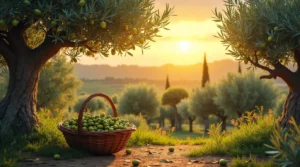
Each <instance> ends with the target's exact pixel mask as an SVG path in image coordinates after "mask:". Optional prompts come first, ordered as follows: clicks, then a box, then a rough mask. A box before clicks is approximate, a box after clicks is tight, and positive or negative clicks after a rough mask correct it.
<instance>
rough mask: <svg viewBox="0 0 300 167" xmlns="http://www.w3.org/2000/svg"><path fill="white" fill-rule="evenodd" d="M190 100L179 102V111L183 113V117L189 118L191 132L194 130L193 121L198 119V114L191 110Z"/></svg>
mask: <svg viewBox="0 0 300 167" xmlns="http://www.w3.org/2000/svg"><path fill="white" fill-rule="evenodd" d="M189 103H190V101H189V100H188V99H183V100H181V102H180V103H178V104H177V108H178V113H179V114H180V115H181V117H182V118H183V119H187V120H189V128H190V130H189V131H190V132H193V122H194V121H195V120H196V115H195V114H194V113H193V112H191V109H190V107H189Z"/></svg>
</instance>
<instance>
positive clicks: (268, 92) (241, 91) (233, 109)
mask: <svg viewBox="0 0 300 167" xmlns="http://www.w3.org/2000/svg"><path fill="white" fill-rule="evenodd" d="M217 87H218V88H217V92H216V97H215V104H217V105H218V106H219V108H221V109H223V110H224V111H225V113H226V114H227V115H233V114H235V113H237V114H238V115H242V114H243V113H244V112H245V111H252V110H254V109H255V106H264V108H266V109H267V110H268V109H270V108H273V107H274V106H275V102H276V98H277V96H278V88H277V87H275V84H274V83H272V82H270V81H265V80H260V79H259V77H257V76H256V75H255V74H254V73H253V72H248V73H244V74H242V75H241V74H233V73H229V74H228V75H227V77H226V78H225V79H223V80H222V81H220V83H219V85H218V86H217Z"/></svg>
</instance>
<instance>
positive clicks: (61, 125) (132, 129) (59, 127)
mask: <svg viewBox="0 0 300 167" xmlns="http://www.w3.org/2000/svg"><path fill="white" fill-rule="evenodd" d="M65 121H66V120H64V121H61V122H60V123H59V124H58V129H59V130H60V131H62V132H64V133H69V134H77V135H79V133H78V130H74V129H68V128H65V127H64V126H63V123H64V122H65ZM130 124H131V125H132V126H131V127H130V128H129V129H118V130H114V131H107V132H105V131H95V132H90V131H82V132H81V133H80V135H85V136H86V135H92V136H100V135H103V134H105V135H108V134H109V135H113V134H118V133H128V132H130V133H132V132H133V131H136V126H135V125H134V124H133V123H130Z"/></svg>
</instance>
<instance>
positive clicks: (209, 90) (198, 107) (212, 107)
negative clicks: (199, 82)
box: [190, 84, 228, 133]
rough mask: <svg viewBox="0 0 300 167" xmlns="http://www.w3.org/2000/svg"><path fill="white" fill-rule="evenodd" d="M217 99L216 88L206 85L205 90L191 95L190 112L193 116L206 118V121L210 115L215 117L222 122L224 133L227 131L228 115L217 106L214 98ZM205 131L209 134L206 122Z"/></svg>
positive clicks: (198, 90) (200, 89) (198, 89)
mask: <svg viewBox="0 0 300 167" xmlns="http://www.w3.org/2000/svg"><path fill="white" fill-rule="evenodd" d="M215 97H216V86H215V85H212V84H206V86H205V88H197V89H195V91H194V92H193V93H192V95H191V101H190V110H191V112H192V113H193V114H195V115H196V116H199V117H202V118H203V117H204V118H205V119H203V120H204V121H205V120H206V119H207V118H208V116H209V115H215V116H217V117H218V118H220V119H221V121H222V131H225V130H226V120H227V117H228V116H227V115H226V114H225V112H224V110H222V109H220V108H219V106H218V105H216V104H215V102H214V98H215ZM204 127H205V129H204V131H205V133H207V132H208V129H209V124H208V122H204Z"/></svg>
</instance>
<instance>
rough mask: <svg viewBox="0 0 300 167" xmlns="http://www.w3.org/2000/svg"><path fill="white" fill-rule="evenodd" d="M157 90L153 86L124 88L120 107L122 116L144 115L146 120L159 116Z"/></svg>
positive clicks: (139, 85) (129, 86)
mask: <svg viewBox="0 0 300 167" xmlns="http://www.w3.org/2000/svg"><path fill="white" fill-rule="evenodd" d="M158 110H159V100H158V97H157V90H156V88H155V87H154V86H152V85H146V84H137V85H128V86H126V87H125V88H124V90H123V92H122V94H121V96H120V101H119V105H118V111H119V113H120V114H134V115H142V116H144V117H145V118H146V119H148V118H154V117H156V116H157V115H158V112H159V111H158Z"/></svg>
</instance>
